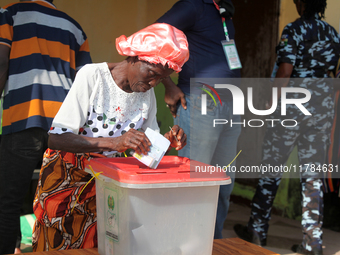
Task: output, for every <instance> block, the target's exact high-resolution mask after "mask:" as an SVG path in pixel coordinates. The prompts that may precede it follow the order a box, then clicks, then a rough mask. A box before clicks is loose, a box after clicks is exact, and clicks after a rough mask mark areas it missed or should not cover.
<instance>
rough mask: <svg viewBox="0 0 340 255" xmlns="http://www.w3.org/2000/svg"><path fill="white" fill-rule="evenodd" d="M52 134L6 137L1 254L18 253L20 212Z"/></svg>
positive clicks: (0, 166)
mask: <svg viewBox="0 0 340 255" xmlns="http://www.w3.org/2000/svg"><path fill="white" fill-rule="evenodd" d="M47 140H48V134H47V131H46V130H43V129H41V128H30V129H27V130H24V131H21V132H17V133H13V134H10V135H2V138H1V144H0V254H8V253H14V249H15V246H16V240H17V236H18V231H19V229H20V210H21V208H22V205H23V202H24V199H25V196H26V194H27V192H28V190H29V186H30V183H31V179H32V174H33V171H34V169H35V168H36V167H37V165H38V163H39V162H40V161H41V160H42V157H43V153H44V151H45V150H46V149H47Z"/></svg>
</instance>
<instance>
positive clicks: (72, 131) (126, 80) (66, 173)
mask: <svg viewBox="0 0 340 255" xmlns="http://www.w3.org/2000/svg"><path fill="white" fill-rule="evenodd" d="M116 46H117V50H118V52H119V53H120V54H121V55H124V56H128V57H127V58H126V59H125V60H124V61H122V62H119V63H99V64H89V65H86V66H84V67H83V68H82V69H81V70H80V71H79V72H78V73H77V76H76V79H75V82H74V83H73V85H72V89H71V90H70V92H69V94H68V95H67V97H66V99H65V101H64V102H63V104H62V106H61V108H60V110H59V112H58V113H57V115H56V117H55V118H54V120H53V123H52V128H51V130H50V131H49V133H50V137H49V149H48V150H47V151H46V152H45V155H44V158H43V165H42V169H41V172H40V179H39V183H38V187H37V193H36V198H35V201H34V213H35V215H36V218H37V219H36V222H35V227H34V231H33V250H34V251H42V250H64V249H77V248H90V247H96V246H97V224H96V221H97V216H96V198H95V183H94V181H91V182H90V183H89V185H87V186H86V188H85V185H86V184H87V183H88V182H89V181H90V179H91V177H92V176H91V174H88V173H87V172H85V171H84V163H85V160H87V159H89V158H90V157H96V156H97V157H98V156H101V157H112V156H115V155H117V154H118V153H119V152H124V151H125V150H127V149H133V150H135V151H136V152H137V153H139V154H147V153H148V151H149V150H150V149H149V147H150V146H151V143H150V141H149V139H148V138H147V136H146V135H145V134H144V133H143V132H141V131H140V129H142V130H145V129H146V128H147V127H150V128H151V129H154V130H159V128H158V125H157V121H156V98H155V94H154V91H153V87H155V86H156V85H157V84H158V83H160V82H161V80H162V79H164V78H165V77H167V76H169V75H170V74H171V73H172V72H173V71H177V72H179V71H180V70H181V67H182V65H183V64H184V63H185V62H186V61H187V60H188V58H189V53H188V43H187V40H186V37H185V35H184V34H183V33H182V32H181V31H180V30H178V29H176V28H174V27H172V26H170V25H167V24H159V23H158V24H153V25H151V26H149V27H147V28H145V29H142V30H141V31H139V32H137V33H135V34H133V35H132V36H130V37H129V38H126V37H125V36H121V37H119V38H118V39H117V40H116ZM164 136H165V137H166V138H167V139H169V140H170V142H171V144H170V147H169V149H170V148H171V147H175V148H176V149H177V150H179V149H181V148H182V147H183V146H185V144H186V134H184V132H183V129H181V128H180V127H179V126H177V125H175V126H174V127H172V131H169V132H168V133H166V134H165V135H164ZM175 137H176V138H177V139H175ZM83 188H84V190H83V191H82V189H83Z"/></svg>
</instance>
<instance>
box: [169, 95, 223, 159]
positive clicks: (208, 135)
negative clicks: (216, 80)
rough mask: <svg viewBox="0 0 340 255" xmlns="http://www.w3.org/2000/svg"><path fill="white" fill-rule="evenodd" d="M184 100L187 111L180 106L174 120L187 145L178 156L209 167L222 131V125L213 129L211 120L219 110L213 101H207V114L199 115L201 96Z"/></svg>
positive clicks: (188, 97)
mask: <svg viewBox="0 0 340 255" xmlns="http://www.w3.org/2000/svg"><path fill="white" fill-rule="evenodd" d="M186 100H187V110H184V109H183V108H182V106H180V107H179V109H178V116H177V118H175V120H174V123H175V124H177V125H179V126H180V127H181V128H183V130H184V132H185V133H186V134H187V137H188V139H187V145H186V146H185V147H184V148H183V149H182V150H180V151H178V155H179V156H182V157H187V158H190V159H193V160H197V161H199V162H202V163H205V164H209V165H210V164H211V160H212V158H213V155H214V153H215V148H216V146H217V143H218V140H219V136H220V133H221V132H222V130H223V126H222V125H219V126H217V127H216V128H214V127H213V119H214V118H216V117H215V116H218V115H217V114H218V111H220V110H221V109H219V108H218V107H216V106H215V105H214V102H213V100H210V99H208V100H207V101H208V110H207V112H208V114H207V115H201V96H200V95H195V94H191V95H190V96H189V95H186Z"/></svg>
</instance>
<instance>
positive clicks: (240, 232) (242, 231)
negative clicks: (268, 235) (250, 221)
mask: <svg viewBox="0 0 340 255" xmlns="http://www.w3.org/2000/svg"><path fill="white" fill-rule="evenodd" d="M234 231H235V233H236V234H237V236H238V237H239V238H241V239H243V240H245V241H247V242H250V243H253V244H256V245H260V246H266V245H267V239H263V240H261V239H260V236H259V234H258V233H256V232H255V231H251V230H249V229H248V227H247V226H243V225H241V224H236V225H235V226H234Z"/></svg>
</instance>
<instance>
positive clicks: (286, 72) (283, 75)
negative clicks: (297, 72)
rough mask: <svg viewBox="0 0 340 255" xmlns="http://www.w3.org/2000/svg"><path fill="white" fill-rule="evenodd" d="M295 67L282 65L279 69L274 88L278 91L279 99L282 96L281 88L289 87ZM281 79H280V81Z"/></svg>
mask: <svg viewBox="0 0 340 255" xmlns="http://www.w3.org/2000/svg"><path fill="white" fill-rule="evenodd" d="M293 68H294V66H293V65H292V64H290V63H281V64H280V65H279V69H278V70H277V73H276V76H275V80H274V86H273V87H277V90H278V98H280V96H281V88H284V87H287V85H288V83H289V78H290V76H291V75H292V72H293ZM278 78H279V79H278Z"/></svg>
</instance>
